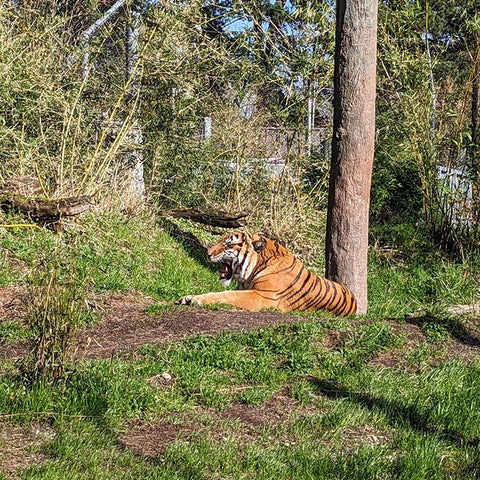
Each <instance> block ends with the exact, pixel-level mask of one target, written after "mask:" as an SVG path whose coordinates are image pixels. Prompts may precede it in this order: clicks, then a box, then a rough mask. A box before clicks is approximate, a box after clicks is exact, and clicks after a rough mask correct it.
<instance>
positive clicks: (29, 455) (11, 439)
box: [0, 422, 56, 476]
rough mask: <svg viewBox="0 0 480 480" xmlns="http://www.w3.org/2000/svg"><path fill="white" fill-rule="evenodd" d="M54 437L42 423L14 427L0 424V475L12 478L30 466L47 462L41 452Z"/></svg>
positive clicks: (49, 428)
mask: <svg viewBox="0 0 480 480" xmlns="http://www.w3.org/2000/svg"><path fill="white" fill-rule="evenodd" d="M55 435H56V434H55V431H54V430H53V429H52V428H51V427H50V426H48V425H45V424H42V423H39V424H34V425H28V426H16V425H10V424H8V423H5V422H0V473H6V474H7V475H9V476H10V475H12V476H13V475H14V474H15V473H17V472H19V471H21V470H24V469H25V468H27V467H28V466H30V465H32V464H36V465H39V464H41V463H43V462H45V461H46V460H48V458H49V457H48V455H46V454H45V453H42V452H41V450H42V447H43V446H44V445H45V444H46V443H48V442H50V441H51V440H53V438H55Z"/></svg>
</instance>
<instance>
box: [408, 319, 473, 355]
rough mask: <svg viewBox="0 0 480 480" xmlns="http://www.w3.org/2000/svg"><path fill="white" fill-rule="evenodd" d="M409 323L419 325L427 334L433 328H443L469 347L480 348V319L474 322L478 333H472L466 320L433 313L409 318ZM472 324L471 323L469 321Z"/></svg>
mask: <svg viewBox="0 0 480 480" xmlns="http://www.w3.org/2000/svg"><path fill="white" fill-rule="evenodd" d="M406 321H407V323H410V324H412V325H417V326H419V327H420V328H421V329H422V330H423V331H424V332H425V333H426V335H427V337H428V334H429V332H430V331H431V330H435V329H437V330H443V331H445V332H447V333H448V334H449V335H450V336H451V337H452V338H454V339H455V340H457V341H458V342H460V343H463V344H464V345H466V346H468V347H476V348H480V319H478V320H477V321H476V322H472V323H471V325H475V323H476V324H477V329H478V330H477V331H478V335H477V334H475V333H477V331H476V332H475V333H472V331H469V330H468V329H467V328H466V327H465V324H466V323H465V322H464V321H462V320H461V319H458V318H449V317H436V316H433V315H424V316H422V317H414V318H407V320H406ZM469 324H470V323H469Z"/></svg>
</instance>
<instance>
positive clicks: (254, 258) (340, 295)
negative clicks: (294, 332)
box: [177, 232, 357, 315]
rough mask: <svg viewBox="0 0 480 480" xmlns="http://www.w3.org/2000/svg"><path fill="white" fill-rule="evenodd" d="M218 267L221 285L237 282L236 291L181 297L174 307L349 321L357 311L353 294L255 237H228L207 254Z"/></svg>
mask: <svg viewBox="0 0 480 480" xmlns="http://www.w3.org/2000/svg"><path fill="white" fill-rule="evenodd" d="M207 257H208V260H210V261H211V262H214V263H219V264H220V265H221V269H220V272H219V275H220V282H221V283H222V284H224V285H225V286H228V285H229V284H230V282H231V281H232V280H236V281H237V285H238V286H237V290H226V291H223V292H210V293H205V294H202V295H190V296H186V297H182V298H181V299H180V300H178V302H177V304H197V305H211V304H216V303H220V304H229V305H234V306H236V307H239V308H242V309H244V310H250V311H258V310H262V309H268V308H274V309H277V310H280V311H282V312H290V311H293V310H300V311H302V310H327V311H329V312H332V313H334V314H335V315H351V314H353V313H355V312H356V310H357V301H356V299H355V296H354V294H353V293H352V292H351V291H350V290H349V289H348V288H347V287H345V286H344V285H341V284H339V283H336V282H333V281H331V280H327V279H326V278H320V277H318V276H317V275H315V274H314V273H312V272H310V271H309V270H307V269H306V268H305V267H304V266H303V264H302V263H301V262H300V260H298V259H297V258H295V256H294V255H293V254H292V253H291V252H290V251H288V250H287V249H286V248H285V247H284V246H283V245H280V244H279V243H278V242H276V241H274V240H271V239H269V238H265V237H263V236H261V235H259V234H254V235H249V234H247V233H244V232H233V233H230V234H228V235H225V236H224V237H223V238H222V239H221V240H220V241H219V242H218V243H217V244H215V245H213V246H212V247H211V248H209V249H208V251H207Z"/></svg>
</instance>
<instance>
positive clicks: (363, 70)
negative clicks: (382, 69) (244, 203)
mask: <svg viewBox="0 0 480 480" xmlns="http://www.w3.org/2000/svg"><path fill="white" fill-rule="evenodd" d="M377 6H378V4H377V0H339V1H337V23H336V45H335V71H334V75H335V76H334V121H333V140H332V161H331V170H330V184H329V196H328V215H327V237H326V276H327V278H330V279H332V280H335V281H337V282H340V283H343V284H345V285H346V286H348V287H349V288H350V289H351V290H352V291H353V292H354V293H355V295H356V297H357V301H358V310H357V313H358V314H365V313H366V311H367V304H368V301H367V253H368V219H369V207H370V186H371V176H372V165H373V152H374V139H375V73H376V38H377Z"/></svg>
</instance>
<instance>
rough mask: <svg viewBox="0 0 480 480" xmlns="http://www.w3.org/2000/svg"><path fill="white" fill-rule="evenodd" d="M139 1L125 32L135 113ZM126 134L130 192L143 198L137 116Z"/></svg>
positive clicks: (134, 6) (136, 107) (129, 14)
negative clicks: (128, 147)
mask: <svg viewBox="0 0 480 480" xmlns="http://www.w3.org/2000/svg"><path fill="white" fill-rule="evenodd" d="M141 3H142V2H141V1H140V0H136V1H134V2H133V3H132V5H131V6H130V11H129V12H128V26H127V31H126V50H127V71H126V73H127V79H128V80H129V81H130V95H129V97H130V103H131V105H132V109H134V111H135V112H137V111H138V109H139V103H140V93H141V82H140V54H139V52H140V48H139V42H140V36H141V31H142V21H141ZM133 118H134V119H135V120H134V122H133V123H132V127H131V129H130V131H129V134H128V136H127V137H128V139H129V140H130V141H131V151H130V152H129V153H128V155H127V165H126V167H127V171H129V172H130V175H131V178H130V184H131V187H130V188H131V191H132V192H133V193H134V194H135V196H136V197H138V198H143V197H144V196H145V180H144V175H143V173H144V172H143V132H142V127H141V124H140V120H139V118H138V116H137V115H134V116H133Z"/></svg>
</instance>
